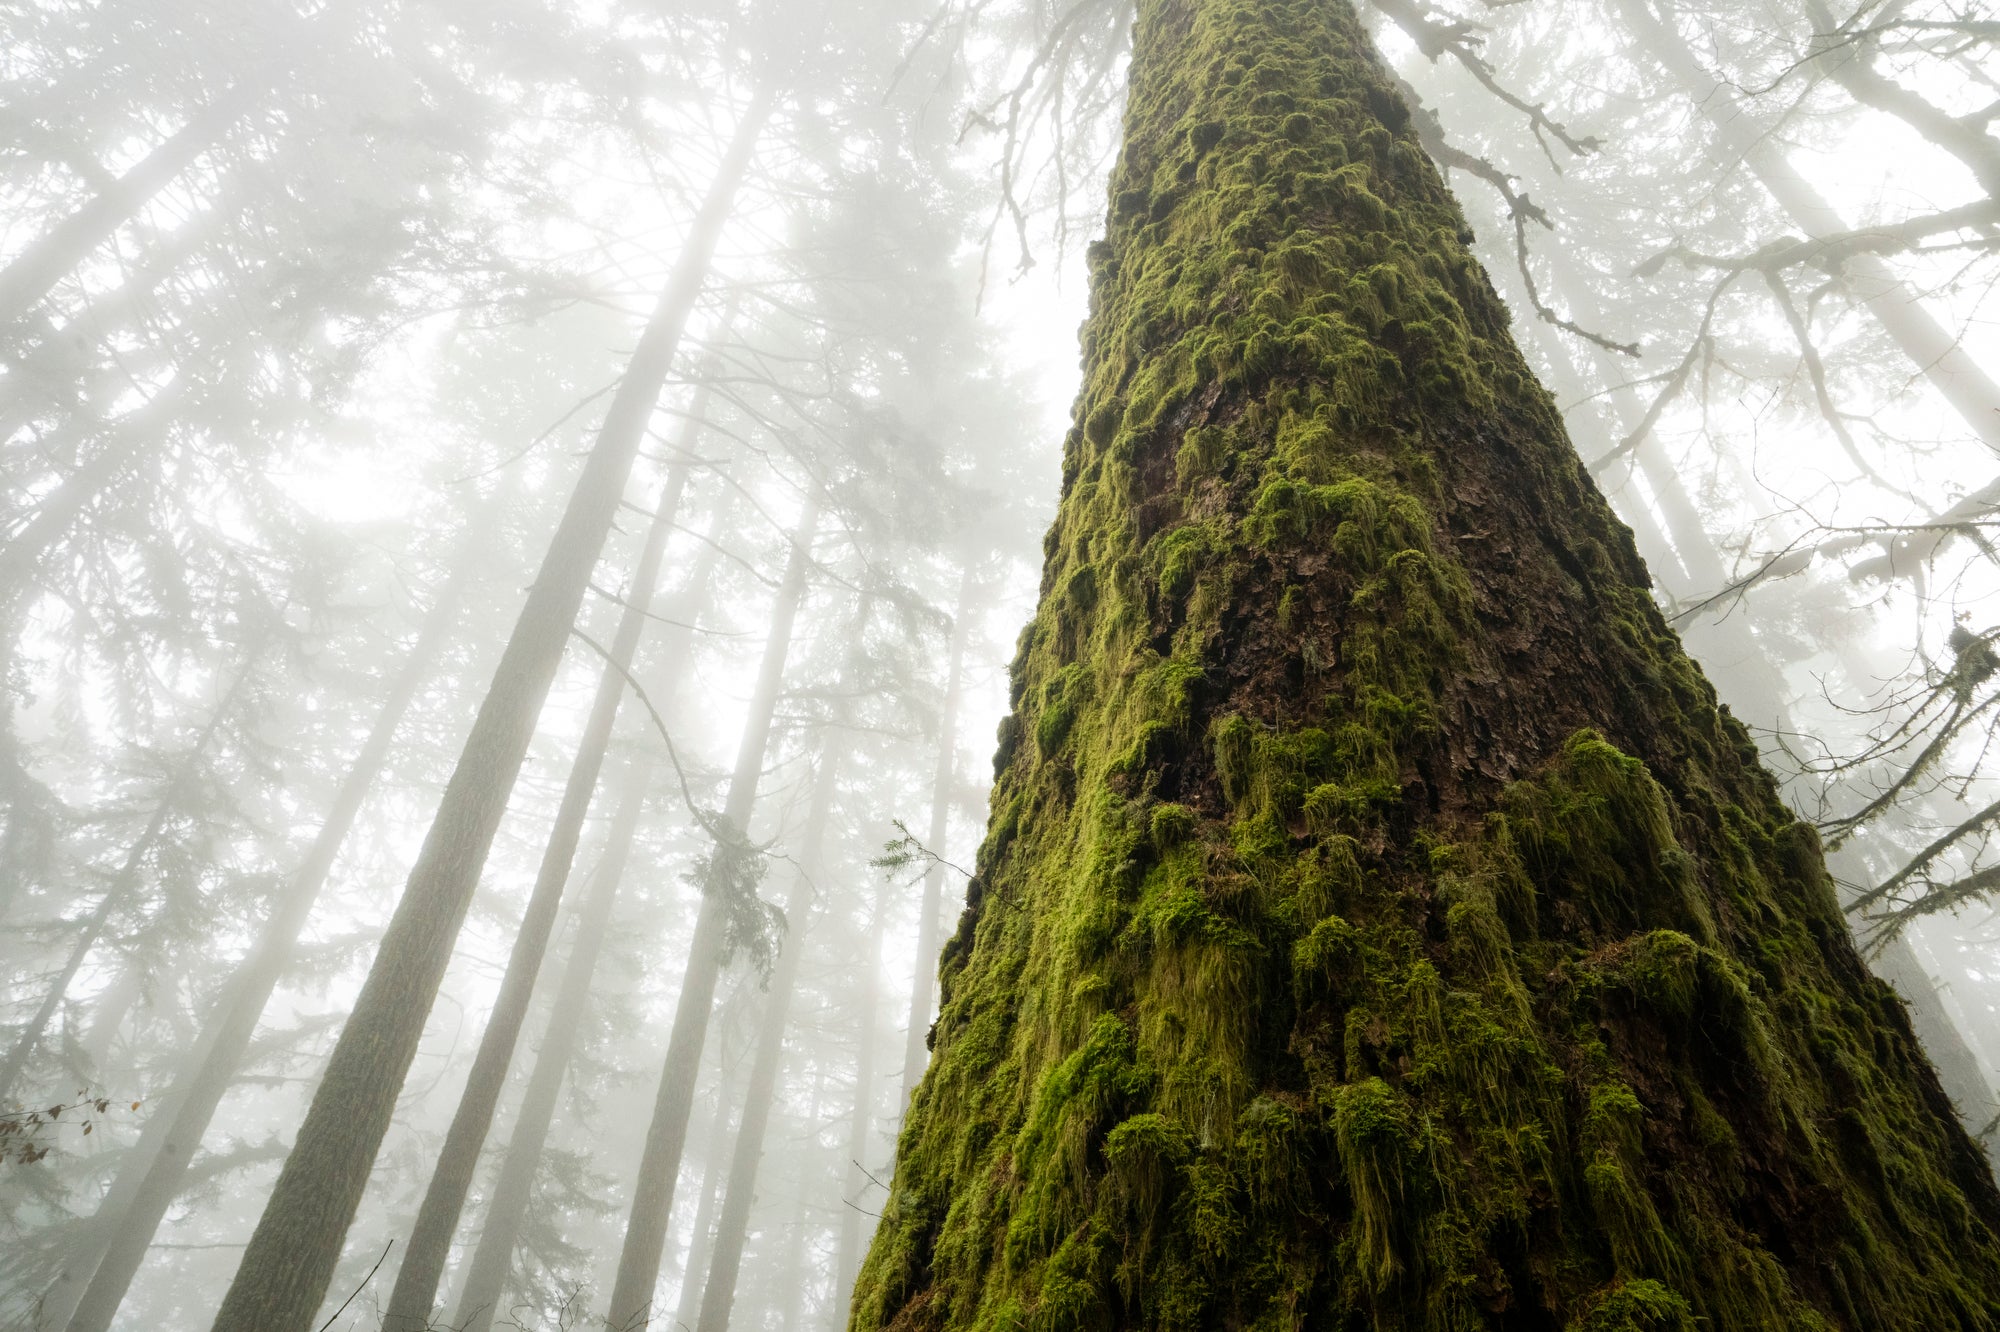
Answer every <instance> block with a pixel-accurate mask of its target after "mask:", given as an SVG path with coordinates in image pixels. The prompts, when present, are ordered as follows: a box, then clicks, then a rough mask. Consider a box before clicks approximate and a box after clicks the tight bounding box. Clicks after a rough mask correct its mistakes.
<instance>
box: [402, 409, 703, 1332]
mask: <svg viewBox="0 0 2000 1332" xmlns="http://www.w3.org/2000/svg"><path fill="white" fill-rule="evenodd" d="M707 396H708V395H707V392H706V390H705V389H697V390H696V400H695V402H694V404H693V406H692V409H691V412H690V415H689V417H688V420H689V422H690V423H691V428H690V429H689V431H688V434H689V436H690V438H689V439H688V440H687V441H686V442H685V447H691V446H692V444H693V442H694V440H693V438H692V436H694V435H696V434H697V433H698V432H699V429H700V421H701V419H702V413H703V412H704V411H705V410H706V409H707ZM685 447H684V451H685ZM688 470H689V469H688V464H687V463H686V462H676V463H674V464H673V465H672V466H671V467H670V468H669V469H668V472H667V478H666V482H665V484H663V485H662V486H661V487H660V498H659V503H658V505H657V506H656V507H655V508H654V510H653V519H652V523H651V524H650V526H649V527H648V528H647V531H646V540H645V544H644V546H643V548H642V549H641V550H640V553H639V563H638V565H637V566H636V568H635V570H634V572H633V574H632V581H631V585H630V586H629V587H628V588H627V590H626V593H625V608H624V610H623V612H622V613H621V614H620V616H619V619H618V632H617V634H616V636H615V637H614V638H613V639H612V642H611V660H610V661H608V662H606V663H605V664H604V668H603V670H602V672H601V673H600V674H599V676H598V681H597V697H596V698H595V699H594V700H593V701H592V703H591V709H590V715H589V717H588V719H587V720H586V721H585V722H584V727H583V736H582V738H581V739H580V740H579V741H578V743H577V751H576V760H575V762H574V763H572V764H571V766H570V772H569V781H568V784H567V785H566V786H565V787H564V789H563V796H562V803H561V805H560V806H559V807H558V808H557V810H556V818H555V824H554V826H553V827H552V828H551V829H550V831H549V840H548V845H547V847H546V849H545V850H544V851H543V853H542V864H541V868H540V870H539V871H538V872H537V874H536V876H535V886H534V888H533V890H532V891H531V892H530V893H529V895H528V905H527V908H526V910H524V911H523V912H522V915H521V925H520V928H519V929H518V931H516V933H515V935H514V947H513V951H512V953H511V954H510V955H509V956H508V959H507V970H506V972H505V973H504V974H503V975H502V977H501V979H500V990H499V993H498V994H497V995H496V996H495V997H494V1000H493V1011H492V1013H490V1014H489V1015H488V1017H487V1019H486V1030H485V1033H484V1034H483V1035H482V1036H481V1037H480V1041H479V1050H478V1052H477V1053H476V1054H474V1055H473V1059H472V1068H471V1071H470V1072H469V1073H468V1074H467V1075H466V1081H465V1090H464V1091H463V1093H461V1094H460V1096H459V1101H458V1111H457V1113H456V1114H454V1115H453V1116H452V1121H451V1126H450V1128H448V1129H447V1130H446V1131H445V1136H444V1143H443V1145H442V1146H441V1147H440V1148H439V1149H438V1158H437V1164H436V1166H435V1167H433V1169H432V1172H431V1182H430V1187H429V1188H428V1189H426V1190H425V1192H424V1200H423V1202H422V1204H421V1205H420V1206H419V1207H418V1208H417V1218H416V1221H415V1223H414V1224H413V1225H412V1227H411V1230H410V1243H409V1247H408V1248H406V1249H405V1250H404V1251H403V1263H402V1267H401V1269H400V1270H399V1271H398V1272H397V1274H396V1284H395V1287H394V1289H392V1290H391V1291H390V1294H389V1308H388V1312H387V1313H386V1314H384V1316H383V1321H382V1326H383V1328H384V1330H385V1332H424V1329H425V1328H428V1327H430V1326H431V1311H432V1307H433V1306H434V1305H435V1304H436V1303H437V1291H438V1282H439V1280H440V1279H441V1278H442V1277H443V1276H444V1265H445V1261H446V1260H447V1259H448V1258H449V1257H450V1256H451V1237H452V1235H453V1234H455V1233H456V1232H457V1230H458V1218H459V1213H460V1212H461V1211H463V1210H464V1207H465V1196H466V1194H467V1193H468V1192H470V1191H471V1188H472V1176H473V1172H474V1171H475V1170H476V1169H477V1168H478V1165H479V1153H480V1151H481V1149H482V1148H484V1147H485V1145H486V1135H487V1133H488V1132H489V1131H490V1130H491V1129H492V1127H493V1112H494V1110H495V1109H496V1108H497V1107H498V1106H499V1104H500V1093H501V1091H502V1089H504V1088H505V1086H506V1085H507V1069H508V1068H509V1066H510V1065H511V1064H512V1063H513V1061H514V1046H515V1043H516V1042H517V1041H519V1040H520V1035H521V1024H522V1022H523V1021H525V1020H526V1018H527V1016H528V1002H529V1000H530V999H531V998H533V996H534V991H535V981H536V978H537V977H538V976H540V974H541V969H542V957H543V955H544V954H546V953H547V952H548V946H549V936H550V934H551V933H552V932H553V931H554V929H555V923H556V912H557V909H558V908H559V907H560V906H561V904H562V895H563V889H564V887H565V886H566V885H567V884H568V882H569V873H570V867H571V866H572V865H573V864H574V863H575V861H576V848H577V843H578V842H579V841H580V840H581V839H582V837H583V822H584V819H585V817H586V816H588V815H589V813H590V802H591V800H592V798H593V797H594V796H595V795H596V793H597V779H598V775H599V773H601V772H602V771H603V769H604V755H605V751H606V750H607V749H608V748H609V747H610V744H611V732H612V728H613V727H614V726H615V725H616V723H617V721H618V705H619V703H620V702H621V701H622V700H623V699H624V697H625V677H626V673H627V672H628V671H629V670H630V669H631V666H632V658H633V654H634V653H635V652H636V651H637V650H638V647H639V639H640V636H641V635H642V634H644V632H645V629H646V621H647V618H648V615H649V613H650V611H651V609H652V605H653V590H654V588H655V587H656V586H657V585H658V583H659V580H660V561H661V558H662V557H663V556H664V555H665V554H666V548H667V538H668V537H669V536H671V535H672V534H673V529H674V515H675V513H676V512H677V511H678V509H679V507H680V502H681V494H682V492H683V491H684V490H685V489H686V488H687V479H688Z"/></svg>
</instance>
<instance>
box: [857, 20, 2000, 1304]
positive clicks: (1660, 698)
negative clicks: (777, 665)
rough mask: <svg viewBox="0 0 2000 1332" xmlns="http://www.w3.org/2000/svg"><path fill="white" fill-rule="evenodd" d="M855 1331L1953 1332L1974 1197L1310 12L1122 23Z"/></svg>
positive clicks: (1578, 474) (1815, 862) (1334, 28)
mask: <svg viewBox="0 0 2000 1332" xmlns="http://www.w3.org/2000/svg"><path fill="white" fill-rule="evenodd" d="M1137 33H1138V38H1137V46H1136V53H1135V57H1134V64H1133V83H1132V94H1131V102H1130V107H1129V110H1128V114H1127V127H1126V142H1125V150H1124V154H1123V157H1122V159H1121V162H1120V166H1119V169H1118V173H1117V176H1116V179H1115V181H1114V184H1113V190H1112V208H1111V220H1110V227H1109V233H1108V235H1107V238H1106V240H1105V241H1103V242H1101V243H1099V244H1098V245H1097V246H1094V247H1093V248H1092V254H1091V260H1092V272H1093V302H1094V305H1093V312H1092V317H1091V320H1090V323H1089V324H1088V326H1087V327H1086V330H1085V349H1084V350H1085V363H1086V373H1087V378H1086V382H1085V385H1084V388H1083V392H1082V395H1081V397H1080V399H1079V402H1078V405H1077V413H1076V421H1077V428H1076V429H1075V430H1074V431H1072V433H1071V435H1070V437H1069V439H1068V441H1067V447H1066V457H1065V466H1064V495H1063V502H1062V507H1061V510H1060V512H1059V514H1058V517H1057V519H1056V522H1055V525H1054V527H1053V528H1052V529H1051V531H1050V533H1049V536H1048V541H1047V552H1048V569H1047V575H1046V578H1045V581H1044V588H1045V589H1046V591H1045V595H1044V598H1043V603H1042V606H1041V608H1040V609H1039V611H1038V612H1037V615H1036V617H1035V620H1034V622H1033V623H1032V624H1031V625H1030V626H1029V627H1028V629H1027V630H1026V631H1025V632H1024V633H1023V635H1022V639H1021V649H1020V653H1019V656H1018V658H1017V660H1016V663H1015V668H1014V674H1013V681H1012V683H1013V694H1012V702H1013V706H1014V708H1015V716H1014V717H1013V718H1011V719H1010V722H1009V725H1008V726H1006V727H1003V730H1002V734H1001V745H1000V757H999V761H998V767H997V769H996V771H997V773H998V781H997V783H996V786H995V789H994V794H993V811H994V814H993V824H992V827H991V830H990V832H989V835H988V839H987V842H986V844H985V846H984V847H983V848H982V849H981V852H980V858H979V865H978V873H977V875H976V876H975V878H974V881H973V885H972V889H971V892H970V894H969V901H968V907H967V911H966V914H965V917H964V919H963V921H962V922H961V925H960V929H959V933H958V935H957V937H956V938H954V939H953V940H952V942H951V944H950V945H949V946H948V948H947V950H946V957H945V963H944V966H943V969H942V975H943V980H944V992H943V1003H942V1009H941V1013H940V1016H939V1020H938V1026H937V1046H936V1059H935V1063H934V1065H933V1067H932V1068H931V1070H930V1072H929V1074H928V1075H927V1076H926V1078H925V1079H924V1082H923V1084H922V1086H921V1087H920V1089H919V1090H918V1093H917V1095H916V1097H915V1100H914V1102H913V1104H912V1106H911V1107H910V1111H909V1114H908V1117H907V1119H906V1120H905V1125H904V1128H903V1132H902V1138H901V1141H900V1143H899V1149H898V1164H897V1171H896V1181H895V1184H894V1188H893V1190H892V1193H891V1197H890V1199H889V1202H888V1206H887V1209H886V1212H885V1216H884V1220H883V1224H882V1227H881V1230H880V1233H879V1234H878V1236H877V1238H876V1241H875V1246H874V1249H873V1250H872V1252H871V1254H870V1256H869V1259H868V1262H867V1265H866V1267H865V1269H864V1271H863V1273H862V1278H861V1281H860V1283H859V1286H858V1289H857V1293H856V1303H855V1310H854V1318H853V1325H854V1326H855V1327H856V1328H859V1329H874V1328H888V1327H895V1328H898V1329H961V1328H963V1329H973V1328H977V1329H982V1330H983V1332H984V1330H991V1329H1000V1328H1044V1327H1046V1328H1088V1327H1105V1328H1109V1327H1128V1326H1144V1327H1151V1328H1163V1329H1166V1328H1174V1329H1179V1328H1186V1329H1208V1328H1216V1327H1238V1328H1245V1329H1278V1328H1287V1329H1289V1328H1297V1327H1325V1328H1339V1329H1369V1330H1370V1332H1464V1330H1466V1329H1473V1328H1482V1327H1493V1328H1500V1327H1510V1328H1550V1329H1554V1328H1563V1329H1566V1330H1568V1332H1688V1330H1689V1329H1694V1328H1697V1327H1699V1328H1716V1329H1721V1328H1727V1329H1730V1332H1779V1330H1780V1329H1784V1330H1786V1332H1793V1330H1795V1329H1834V1328H1839V1329H1843V1330H1844V1332H1864V1330H1865V1332H1877V1330H1878V1329H1880V1330H1883V1332H1918V1330H1919V1329H1925V1330H1928V1329H1936V1328H1952V1329H2000V1239H1997V1238H1996V1229H2000V1196H1996V1193H1995V1190H1994V1186H1993V1182H1992V1179H1991V1177H1990V1175H1989V1174H1988V1173H1987V1171H1986V1167H1985V1164H1984V1162H1983V1159H1982V1158H1981V1157H1980V1155H1979V1154H1978V1153H1977V1152H1976V1151H1975V1150H1974V1149H1973V1147H1972V1146H1971V1144H1970V1143H1969V1142H1968V1141H1967V1140H1966V1138H1965V1135H1964V1134H1963V1132H1962V1131H1961V1130H1960V1129H1959V1127H1958V1126H1957V1124H1956V1122H1955V1121H1954V1119H1953V1118H1952V1115H1951V1111H1950V1108H1949V1106H1948V1105H1947V1104H1946V1102H1945V1100H1944V1098H1943V1095H1942V1093H1941V1092H1940V1091H1939V1090H1938V1087H1937V1084H1936V1080H1935V1078H1934V1077H1933V1076H1932V1074H1931V1073H1930V1071H1929V1069H1928V1068H1927V1067H1926V1066H1925V1064H1924V1063H1923V1060H1922V1056H1921V1054H1920V1052H1919V1051H1918V1050H1917V1049H1916V1047H1915V1044H1914V1042H1913V1040H1912V1038H1911V1036H1910V1032H1909V1027H1908V1024H1907V1021H1906V1020H1905V1019H1904V1017H1903V1015H1902V1012H1901V1010H1900V1008H1899V1007H1898V1006H1897V1005H1896V1003H1895V1001H1894V998H1893V996H1892V995H1890V994H1889V993H1888V992H1887V990H1886V989H1884V988H1883V987H1882V986H1880V985H1879V984H1877V983H1876V982H1875V981H1873V980H1872V979H1871V978H1870V977H1869V976H1868V974H1867V973H1866V971H1865V970H1864V969H1863V967H1862V966H1861V965H1860V962H1859V959H1858V958H1857V957H1856V955H1855V953H1854V950H1853V947H1852V944H1851V941H1850V940H1849V939H1848V937H1847V935H1846V932H1845V929H1844V927H1843V925H1842V923H1841V920H1840V918H1839V914H1838V911H1837V909H1836V908H1835V907H1834V905H1833V902H1832V898H1831V895H1830V893H1829V891H1828V888H1827V881H1826V876H1825V871H1824V867H1823V865H1822V864H1821V861H1820V857H1819V851H1818V847H1817V845H1816V843H1815V842H1814V840H1813V839H1812V837H1811V835H1810V831H1809V830H1807V829H1804V828H1803V827H1802V826H1801V825H1800V824H1799V823H1798V822H1797V821H1796V820H1794V819H1793V818H1792V817H1791V816H1790V814H1789V813H1788V812H1787V811H1786V810H1785V809H1784V808H1783V806H1782V805H1781V804H1780V802H1779V801H1778V798H1777V794H1776V791H1775V787H1774V786H1773V784H1772V783H1771V781H1770V780H1769V778H1768V777H1767V776H1766V775H1765V774H1764V773H1763V772H1762V771H1761V770H1760V769H1759V768H1758V767H1757V764H1756V757H1755V750H1754V746H1752V745H1751V744H1750V743H1749V740H1748V737H1747V736H1746V735H1745V734H1744V733H1743V731H1742V730H1741V728H1739V727H1737V726H1735V725H1734V724H1733V723H1732V722H1730V721H1729V719H1728V718H1727V717H1726V715H1724V714H1723V713H1721V711H1720V710H1719V709H1718V708H1717V706H1716V703H1715V698H1714V694H1713V691H1712V690H1710V689H1709V687H1708V685H1707V683H1706V682H1705V681H1704V680H1703V679H1702V677H1701V675H1700V673H1699V671H1697V670H1696V669H1695V668H1694V667H1693V665H1692V664H1691V663H1690V662H1689V661H1688V660H1687V659H1686V657H1685V656H1684V655H1683V654H1682V652H1681V650H1680V647H1679V644H1678V642H1677V641H1676V640H1675V639H1674V637H1673V635H1672V634H1671V633H1670V632H1669V631H1668V630H1667V628H1666V626H1665V625H1664V624H1663V623H1662V621H1661V619H1660V616H1659V614H1658V613H1657V611H1656V609H1655V608H1654V606H1653V604H1652V602H1651V600H1650V598H1649V596H1648V594H1647V592H1646V580H1645V572H1644V570H1643V568H1641V567H1640V565H1639V563H1638V561H1637V559H1636V557H1635V556H1634V555H1633V553H1632V549H1631V543H1630V540H1629V538H1628V536H1627V534H1626V533H1625V532H1624V530H1623V529H1622V528H1621V527H1619V525H1618V524H1617V523H1616V521H1615V520H1614V519H1613V518H1612V517H1611V515H1610V513H1609V511H1608V509H1607V508H1606V507H1605V505H1604V503H1603V500H1602V498H1601V497H1600V496H1599V495H1598V494H1597V492H1596V491H1595V489H1594V488H1593V487H1592V486H1591V484H1590V483H1589V481H1588V479H1587V478H1586V477H1585V476H1584V474H1583V472H1582V470H1581V468H1580V467H1579V466H1578V464H1577V462H1576V459H1575V455H1574V452H1573V450H1572V449H1571V448H1570V446H1569V444H1568V441H1567V440H1566V439H1565V437H1564V435H1563V432H1562V427H1561V425H1560V422H1559V420H1558V418H1557V415H1556V413H1555V411H1554V410H1553V407H1552V405H1551V404H1550V402H1549V401H1548V398H1547V396H1546V395H1545V394H1543V393H1542V392H1541V390H1540V389H1539V388H1538V387H1536V386H1535V384H1534V383H1533V381H1532V379H1531V377H1530V376H1529V375H1528V373H1527V371H1526V369H1525V367H1524V366H1523V364H1522V362H1521V359H1520V357H1519V355H1518V353H1517V352H1516V351H1515V349H1514V347H1513V345H1512V343H1511V341H1510V340H1509V337H1508V334H1507V329H1506V315H1505V312H1504V310H1503V309H1502V308H1501V307H1500V305H1499V303H1498V301H1497V300H1496V299H1495V298H1494V296H1493V293H1492V292H1491V290H1490V289H1489V287H1488V286H1487V284H1486V282H1485V279H1484V277H1483V276H1482V275H1481V274H1480V273H1479V271H1478V269H1477V267H1476V265H1474V264H1473V262H1472V260H1471V259H1470V257H1469V255H1468V254H1467V252H1466V250H1465V239H1466V232H1465V228H1464V222H1463V219H1462V218H1461V217H1460V216H1459V214H1458V212H1457V210H1456V208H1455V207H1454V206H1453V205H1452V203H1451V201H1450V199H1449V197H1448V196H1447V195H1446V194H1445V192H1444V190H1443V187H1442V185H1441V183H1440V181H1439V179H1438V177H1437V174H1436V172H1435V171H1434V170H1433V169H1432V168H1431V166H1430V165H1429V164H1428V163H1427V162H1426V161H1425V160H1424V159H1423V157H1422V155H1421V153H1420V152H1419V151H1418V149H1417V147H1416V145H1415V142H1414V140H1413V139H1412V138H1411V136H1410V135H1409V133H1408V130H1407V127H1406V124H1405V121H1406V116H1405V115H1404V113H1403V110H1402V108H1401V106H1400V104H1399V103H1398V102H1397V99H1396V96H1395V94H1394V92H1393V90H1392V88H1391V86H1390V82H1389V80H1388V79H1387V77H1386V76H1385V75H1384V74H1383V72H1382V70H1381V69H1380V67H1379V65H1378V64H1377V62H1376V60H1375V57H1374V56H1373V54H1372V52H1371V51H1370V50H1369V49H1368V46H1367V43H1366V40H1365V38H1364V37H1363V35H1362V33H1361V31H1360V28H1359V26H1358V25H1357V23H1356V22H1355V20H1354V17H1353V15H1352V13H1351V12H1350V11H1349V10H1348V9H1347V8H1346V7H1345V5H1343V4H1339V3H1327V2H1326V0H1141V4H1140V10H1139V26H1138V29H1137Z"/></svg>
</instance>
